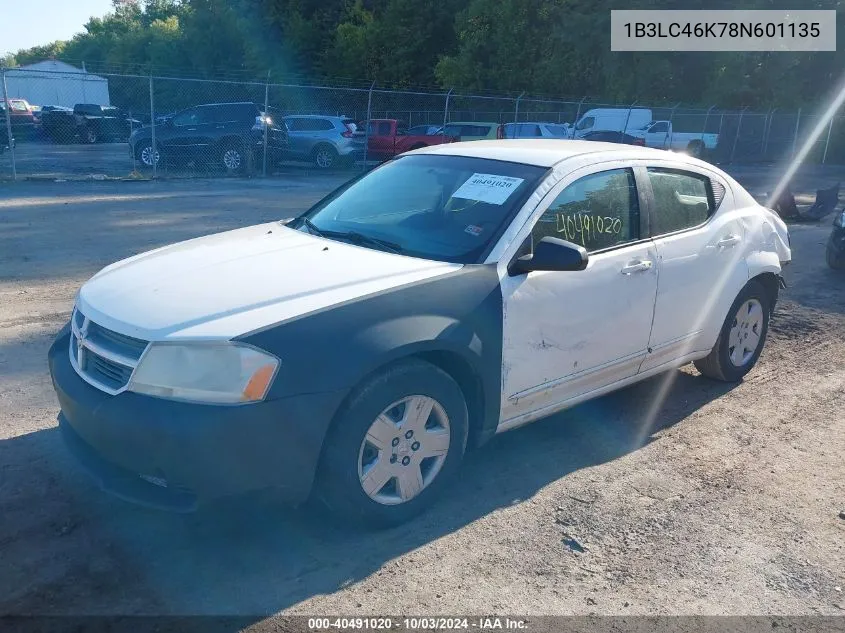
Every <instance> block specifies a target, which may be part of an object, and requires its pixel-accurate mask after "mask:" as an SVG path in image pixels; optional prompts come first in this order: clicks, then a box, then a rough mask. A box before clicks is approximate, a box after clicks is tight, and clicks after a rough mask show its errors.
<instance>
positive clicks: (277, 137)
mask: <svg viewBox="0 0 845 633" xmlns="http://www.w3.org/2000/svg"><path fill="white" fill-rule="evenodd" d="M0 74H2V87H3V95H2V99H0V148H2V152H0V179H15V178H17V179H24V178H49V179H68V178H95V179H96V178H100V179H104V178H127V177H129V178H132V177H136V178H146V177H152V178H167V177H210V176H215V177H216V176H225V175H249V176H272V175H274V174H281V173H288V172H297V171H298V172H300V173H301V172H303V171H313V172H326V171H333V170H348V171H349V173H350V176H352V175H353V174H354V173H355V171H356V170H361V169H363V168H365V167H366V166H367V165H371V164H373V162H374V161H376V160H382V159H384V158H385V156H389V155H390V154H391V153H392V152H396V151H400V150H402V149H410V148H409V147H407V146H406V145H407V143H406V144H404V145H403V144H402V143H400V142H398V141H395V139H394V145H392V146H391V147H390V148H388V149H385V148H384V147H383V146H382V145H378V144H379V143H382V144H383V141H384V139H383V138H382V137H383V136H384V133H385V132H386V133H387V134H388V135H392V134H394V132H395V131H396V130H395V128H390V126H389V125H388V126H387V127H384V128H382V127H381V125H384V124H386V123H387V122H388V121H389V120H397V121H399V122H400V123H399V130H398V131H399V132H400V135H405V136H407V135H414V136H420V135H436V134H438V132H440V131H441V130H442V129H443V128H444V126H446V127H445V132H446V133H447V134H449V135H454V136H456V137H459V138H461V139H463V140H467V138H478V137H481V136H489V137H493V138H495V137H497V136H498V137H502V136H507V137H509V136H512V135H519V136H523V134H522V132H521V131H522V130H529V129H534V130H537V134H538V135H541V132H540V129H541V127H538V126H533V127H532V126H530V125H529V126H514V125H508V124H513V123H529V124H530V123H539V124H543V126H542V129H545V130H547V131H548V130H551V132H550V133H549V134H547V133H546V132H542V135H543V136H548V135H550V134H552V135H561V130H566V131H567V132H566V133H567V134H570V135H571V134H572V133H573V132H572V126H573V125H574V124H576V123H577V122H578V121H579V120H582V119H583V118H584V117H585V115H587V114H589V113H590V111H594V110H597V109H603V110H610V111H614V112H619V111H624V112H627V115H622V116H623V117H625V119H626V120H625V125H624V126H621V127H617V128H616V129H622V127H626V128H627V129H628V130H629V131H630V130H631V129H633V128H634V127H641V125H642V122H641V121H639V120H637V123H636V126H635V125H634V124H633V121H634V119H631V117H632V116H633V114H632V113H636V116H637V117H639V116H642V115H643V112H642V110H648V111H650V113H649V114H647V115H646V116H648V117H649V118H650V119H652V120H655V121H666V122H668V123H669V125H670V127H669V126H666V128H665V129H668V130H669V131H668V133H664V134H663V136H661V135H659V134H657V135H654V136H653V137H651V136H649V135H646V144H648V145H652V146H658V147H660V146H662V147H667V146H669V147H672V148H675V149H679V150H682V151H683V150H690V149H696V148H695V147H694V146H695V143H696V142H697V141H696V139H699V140H702V139H703V147H704V148H705V149H704V158H705V159H707V160H710V161H712V162H714V163H754V162H769V161H778V160H782V159H784V158H789V157H791V156H794V155H795V154H796V152H798V151H799V150H800V149H801V147H802V146H803V144H804V142H805V140H806V139H808V138H809V137H810V136H811V134H813V132H814V131H817V130H816V128H817V127H818V126H819V125H820V123H822V124H823V123H824V122H821V121H820V117H819V116H818V115H816V114H810V113H808V112H805V111H800V110H799V111H796V112H786V111H783V110H778V109H774V110H769V111H766V112H759V111H750V110H748V109H743V110H726V109H720V108H717V107H715V106H713V107H709V108H690V107H687V106H684V105H683V104H670V105H666V104H663V105H657V106H655V105H651V104H645V103H637V102H635V103H629V104H619V103H608V102H602V101H601V100H596V99H592V98H588V97H584V98H582V99H579V100H571V101H567V100H556V99H544V98H538V97H534V96H531V95H525V94H522V95H515V96H502V95H493V94H490V95H477V94H467V93H464V92H460V91H453V90H448V91H420V90H405V91H398V90H386V89H383V88H380V87H378V86H376V85H372V86H369V87H329V86H312V85H298V84H288V83H282V82H278V81H275V80H273V79H272V78H270V77H267V78H266V79H265V80H263V81H233V80H207V79H190V78H174V77H156V76H142V75H131V74H112V73H105V74H96V75H95V74H92V73H87V72H82V71H80V72H57V71H47V70H31V69H26V68H23V69H17V68H7V69H2V71H0ZM385 120H388V121H385ZM366 121H371V122H372V123H371V124H370V125H366V124H364V122H366ZM629 122H630V123H629ZM461 130H463V132H462V133H461V132H460V131H461ZM469 131H472V132H474V133H473V134H469ZM817 132H819V133H818V139H817V141H816V143H815V144H814V147H813V148H812V150H811V151H810V153H809V155H808V157H807V159H806V160H807V161H808V162H815V163H838V164H841V163H843V162H845V122H844V121H843V118H842V117H837V118H834V119H833V120H831V121H830V122H829V123H827V124H825V125H824V128H823V129H822V130H820V131H817ZM703 135H705V136H706V138H703ZM420 142H425V143H426V144H427V143H430V142H434V141H432V140H431V139H423V140H422V141H420ZM437 142H442V138H441V139H440V140H438V141H437Z"/></svg>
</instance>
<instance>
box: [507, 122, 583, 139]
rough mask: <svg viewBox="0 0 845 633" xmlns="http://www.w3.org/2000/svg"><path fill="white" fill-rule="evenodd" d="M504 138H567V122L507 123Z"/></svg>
mask: <svg viewBox="0 0 845 633" xmlns="http://www.w3.org/2000/svg"><path fill="white" fill-rule="evenodd" d="M504 137H505V138H569V124H568V123H547V122H543V121H540V122H536V123H535V122H528V123H507V124H505V133H504Z"/></svg>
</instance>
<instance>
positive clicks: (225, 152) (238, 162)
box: [218, 142, 248, 174]
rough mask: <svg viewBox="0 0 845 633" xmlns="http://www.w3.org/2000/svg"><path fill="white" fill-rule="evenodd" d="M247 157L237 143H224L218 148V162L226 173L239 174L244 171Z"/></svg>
mask: <svg viewBox="0 0 845 633" xmlns="http://www.w3.org/2000/svg"><path fill="white" fill-rule="evenodd" d="M247 161H248V157H247V155H246V152H244V150H243V146H242V145H240V144H239V143H233V142H230V143H226V144H225V145H223V146H222V147H221V148H220V158H219V160H218V163H219V164H220V166H221V167H222V168H223V169H225V170H226V173H227V174H240V173H243V172H244V171H246V168H247Z"/></svg>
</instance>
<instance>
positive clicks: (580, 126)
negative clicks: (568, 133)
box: [575, 116, 596, 130]
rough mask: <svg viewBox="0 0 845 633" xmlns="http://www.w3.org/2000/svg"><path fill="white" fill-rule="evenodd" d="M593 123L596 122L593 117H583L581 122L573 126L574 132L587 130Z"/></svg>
mask: <svg viewBox="0 0 845 633" xmlns="http://www.w3.org/2000/svg"><path fill="white" fill-rule="evenodd" d="M595 122H596V117H594V116H588V117H585V118H583V119H581V122H580V123H579V124H578V125H576V126H575V129H576V130H586V129H588V128H591V127H593V125H594V124H595Z"/></svg>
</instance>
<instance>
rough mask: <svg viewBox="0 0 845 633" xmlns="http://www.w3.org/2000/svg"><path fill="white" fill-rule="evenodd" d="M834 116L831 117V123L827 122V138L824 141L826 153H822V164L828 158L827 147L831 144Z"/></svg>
mask: <svg viewBox="0 0 845 633" xmlns="http://www.w3.org/2000/svg"><path fill="white" fill-rule="evenodd" d="M833 118H834V117H830V123H828V124H827V140H826V141H825V142H824V154H823V155H822V165H824V162H825V161H826V160H827V147H828V145H830V132H831V131H832V130H833Z"/></svg>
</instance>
